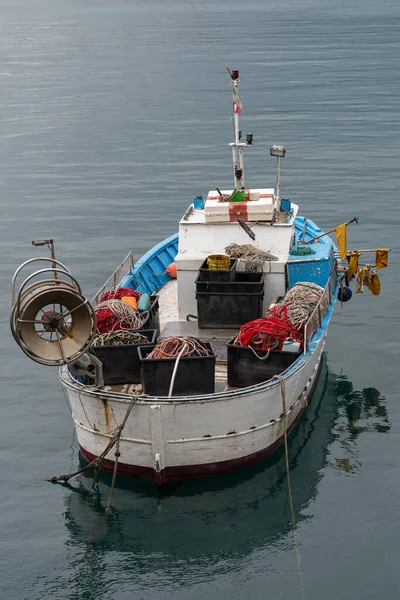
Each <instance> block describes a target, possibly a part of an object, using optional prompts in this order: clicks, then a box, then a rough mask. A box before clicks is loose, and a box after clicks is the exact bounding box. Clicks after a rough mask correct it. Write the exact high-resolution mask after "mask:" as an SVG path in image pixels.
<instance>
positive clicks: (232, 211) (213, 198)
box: [204, 188, 275, 223]
mask: <svg viewBox="0 0 400 600" xmlns="http://www.w3.org/2000/svg"><path fill="white" fill-rule="evenodd" d="M221 193H222V194H223V196H230V195H231V194H232V190H222V192H221ZM246 198H247V200H246V201H245V202H220V200H219V199H220V195H219V194H218V192H217V191H216V190H212V191H211V192H210V193H209V194H208V196H207V199H206V202H205V206H204V220H205V222H206V223H224V222H225V223H226V222H228V223H229V222H231V221H237V220H238V219H243V221H272V220H273V215H274V209H275V201H274V198H275V194H274V190H273V189H272V188H265V189H259V190H246Z"/></svg>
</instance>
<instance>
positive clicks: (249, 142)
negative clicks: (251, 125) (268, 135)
mask: <svg viewBox="0 0 400 600" xmlns="http://www.w3.org/2000/svg"><path fill="white" fill-rule="evenodd" d="M246 141H247V145H248V146H251V145H252V144H253V134H252V133H248V134H247V135H246Z"/></svg>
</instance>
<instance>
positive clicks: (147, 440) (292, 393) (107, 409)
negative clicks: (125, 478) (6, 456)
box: [60, 331, 326, 484]
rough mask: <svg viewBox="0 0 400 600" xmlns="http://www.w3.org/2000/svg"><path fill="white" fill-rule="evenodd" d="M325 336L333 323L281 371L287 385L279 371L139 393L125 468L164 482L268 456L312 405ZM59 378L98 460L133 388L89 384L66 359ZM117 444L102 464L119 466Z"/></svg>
mask: <svg viewBox="0 0 400 600" xmlns="http://www.w3.org/2000/svg"><path fill="white" fill-rule="evenodd" d="M325 339H326V331H325V332H324V334H323V335H321V337H320V339H319V340H316V343H315V345H314V348H313V351H312V352H310V353H309V354H308V355H305V356H304V357H301V359H300V360H299V365H298V366H296V363H295V364H294V365H293V366H292V367H291V368H289V369H288V370H287V371H286V372H285V373H283V374H282V379H283V382H284V385H283V386H282V385H281V381H280V380H279V379H273V380H271V381H269V382H267V383H264V384H260V385H258V386H253V387H252V388H244V389H242V390H233V391H230V392H225V393H221V394H219V395H218V394H214V395H212V396H203V397H197V398H193V399H189V398H186V399H176V398H174V399H173V400H167V399H161V398H160V399H158V398H149V397H146V398H145V397H141V398H137V399H136V400H135V402H134V405H133V408H132V411H131V413H130V415H129V417H128V420H127V422H126V425H125V427H124V430H123V432H122V435H121V438H120V456H119V460H118V472H119V473H121V474H126V475H132V476H136V477H147V478H153V479H154V480H155V481H156V483H157V484H162V483H165V482H166V481H169V480H173V479H184V478H193V477H202V476H208V475H212V474H217V473H224V472H228V471H232V470H235V469H238V468H241V467H243V466H245V465H248V464H251V463H254V462H256V461H258V460H260V459H262V458H264V457H266V456H268V455H269V454H271V453H272V452H273V451H274V450H275V449H276V448H277V447H278V446H279V445H280V444H281V443H282V441H283V438H284V428H285V426H286V429H287V431H290V430H291V429H292V428H293V427H294V425H295V423H296V421H297V420H298V419H299V417H300V415H301V413H302V411H303V410H304V408H305V407H306V406H307V398H308V396H309V394H310V392H311V388H312V385H313V383H314V381H315V378H316V376H317V373H318V367H319V364H320V360H321V355H322V351H323V348H324V345H325ZM60 378H61V383H62V385H63V387H64V388H65V390H66V392H67V394H68V398H69V402H70V406H71V411H72V417H73V420H74V424H75V429H76V433H77V438H78V442H79V446H80V449H81V452H82V454H83V456H84V457H85V458H86V459H87V460H89V461H90V460H93V459H94V458H95V457H98V456H100V455H101V453H102V452H103V451H104V449H105V448H106V446H107V444H108V443H109V441H110V439H111V437H112V434H113V432H114V431H115V429H116V428H117V427H118V426H119V425H120V424H121V423H122V421H123V419H124V417H125V415H126V412H127V409H128V407H129V405H130V403H131V400H132V396H129V395H128V394H115V393H107V392H105V391H93V388H92V389H88V388H85V387H83V386H82V385H80V384H78V383H77V382H76V381H75V380H74V379H73V378H71V377H70V375H69V373H68V370H67V368H66V367H64V368H63V369H62V370H61V374H60ZM283 390H284V396H285V404H286V410H287V413H286V419H284V418H283V412H284V410H283V406H284V404H283V394H282V391H283ZM114 452H115V448H114V449H112V450H111V451H110V454H109V455H107V457H106V458H104V459H103V461H102V465H101V466H102V468H103V469H105V470H112V469H113V468H114Z"/></svg>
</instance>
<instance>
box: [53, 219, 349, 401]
mask: <svg viewBox="0 0 400 600" xmlns="http://www.w3.org/2000/svg"><path fill="white" fill-rule="evenodd" d="M303 229H304V217H296V221H295V230H296V238H297V239H299V237H300V235H302V233H303ZM322 233H324V232H323V231H322V229H320V228H319V227H318V226H317V225H316V224H315V223H314V222H313V221H311V220H310V219H307V224H306V232H305V236H304V239H305V241H309V240H311V239H312V238H314V237H316V236H318V235H321V234H322ZM311 246H312V247H314V246H315V247H317V246H318V252H317V257H318V258H317V257H316V256H315V255H311V256H302V257H300V258H301V259H302V260H306V261H314V262H315V261H316V262H318V261H321V260H324V261H325V260H327V259H328V257H329V256H330V255H332V249H335V248H336V247H335V244H334V243H333V241H332V240H331V239H330V238H329V237H326V238H322V239H321V240H320V241H319V242H318V243H317V244H311ZM322 248H323V249H322ZM177 253H178V234H177V233H175V234H174V235H171V236H170V237H168V238H166V239H165V240H163V241H162V242H160V243H159V244H157V245H156V246H153V248H151V249H150V250H149V251H148V252H146V254H144V255H143V256H142V258H140V259H139V260H138V262H137V263H136V264H135V265H134V266H133V267H132V270H131V272H130V273H129V274H128V275H126V276H125V277H124V279H123V280H122V281H121V283H120V287H132V288H134V289H136V290H138V291H140V292H147V293H151V292H154V291H157V290H159V289H160V288H162V287H163V286H164V285H165V284H166V283H167V282H168V281H169V280H170V279H171V277H169V275H168V274H167V273H165V269H166V268H167V266H168V265H169V264H170V263H172V262H173V261H174V259H175V256H176V255H177ZM160 257H161V258H160ZM296 258H297V257H296ZM293 259H294V260H295V257H293ZM291 260H292V259H291V257H290V258H289V259H288V262H291ZM154 269H163V272H157V271H154ZM156 277H157V278H158V280H156V279H155V278H156ZM337 292H338V282H336V286H335V290H334V292H333V294H332V300H331V303H330V304H329V306H328V309H327V311H326V313H325V315H324V317H323V319H322V323H321V326H320V327H319V328H318V329H317V330H316V332H315V333H314V335H313V336H312V338H311V340H310V342H309V345H308V348H307V350H306V352H304V353H303V354H301V355H300V356H299V358H298V359H297V360H296V361H295V362H294V363H293V364H292V365H291V366H290V367H289V368H288V369H287V370H286V371H283V372H282V373H281V375H282V376H283V377H285V378H287V377H289V376H290V375H292V374H293V373H294V372H295V371H297V370H298V369H300V368H301V367H302V366H303V365H304V364H305V363H306V362H307V361H308V360H309V358H310V357H311V355H312V354H313V352H314V351H315V349H316V348H317V346H318V344H319V343H320V342H321V340H322V338H323V337H324V336H325V335H326V333H327V329H328V325H329V322H330V319H331V316H332V314H333V310H334V308H335V304H336V296H337ZM64 372H65V373H66V374H67V371H64V369H63V368H61V369H60V375H61V377H62V378H63V380H64V382H65V383H66V384H68V385H72V387H74V386H77V387H82V385H83V384H81V383H79V382H77V381H75V380H73V381H74V383H73V384H71V381H66V380H65V379H64V377H63V374H64ZM71 379H72V377H71ZM273 385H279V381H278V380H277V379H274V378H272V379H270V380H269V381H266V382H263V383H259V384H256V385H253V386H249V387H246V388H241V389H238V390H230V391H227V392H217V393H214V394H203V395H196V396H182V397H179V398H178V397H174V400H173V403H176V402H178V401H179V402H182V401H184V402H185V401H186V402H192V401H204V400H217V399H223V398H228V397H232V396H236V395H246V394H248V393H252V392H255V391H257V390H261V389H266V388H268V387H271V386H273ZM85 391H86V392H88V393H90V394H91V393H94V394H95V395H96V396H97V395H100V396H105V397H106V396H107V397H113V398H115V399H118V398H121V401H122V399H123V398H124V399H125V401H126V397H127V395H126V394H121V393H118V392H102V391H99V390H96V391H95V392H92V391H91V390H85ZM139 399H140V400H141V401H144V402H146V401H152V398H148V397H146V396H143V397H141V396H140V397H139ZM158 400H159V401H162V402H172V401H171V399H168V398H167V397H165V398H164V397H160V398H158Z"/></svg>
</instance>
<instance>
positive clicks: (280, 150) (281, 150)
mask: <svg viewBox="0 0 400 600" xmlns="http://www.w3.org/2000/svg"><path fill="white" fill-rule="evenodd" d="M269 153H270V155H271V156H276V157H277V158H283V157H284V156H285V154H286V148H285V147H284V146H277V145H276V144H274V145H273V146H271V149H270V151H269Z"/></svg>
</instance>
